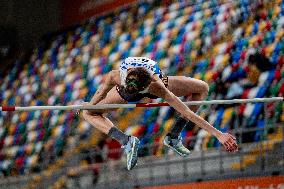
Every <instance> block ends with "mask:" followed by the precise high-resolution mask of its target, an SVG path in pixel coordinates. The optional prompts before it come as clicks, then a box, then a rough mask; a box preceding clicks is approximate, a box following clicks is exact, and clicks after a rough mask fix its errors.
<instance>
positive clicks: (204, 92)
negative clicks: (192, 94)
mask: <svg viewBox="0 0 284 189" xmlns="http://www.w3.org/2000/svg"><path fill="white" fill-rule="evenodd" d="M200 89H201V93H202V96H204V97H206V96H207V95H208V93H209V85H208V84H207V83H206V82H204V81H201V85H200Z"/></svg>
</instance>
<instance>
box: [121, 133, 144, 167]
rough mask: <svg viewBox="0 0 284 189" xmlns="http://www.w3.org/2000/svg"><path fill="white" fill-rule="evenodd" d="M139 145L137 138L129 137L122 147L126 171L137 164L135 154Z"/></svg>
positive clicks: (136, 154)
mask: <svg viewBox="0 0 284 189" xmlns="http://www.w3.org/2000/svg"><path fill="white" fill-rule="evenodd" d="M139 144H140V141H139V139H138V138H137V137H134V136H130V137H129V140H128V142H127V144H126V145H124V146H123V147H122V148H124V152H125V153H126V163H127V169H128V170H131V169H132V168H133V167H134V166H135V165H136V164H137V159H138V153H137V152H138V147H139Z"/></svg>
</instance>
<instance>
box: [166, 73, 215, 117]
mask: <svg viewBox="0 0 284 189" xmlns="http://www.w3.org/2000/svg"><path fill="white" fill-rule="evenodd" d="M168 78H169V81H168V89H169V90H170V91H171V92H172V93H174V94H175V95H176V96H178V97H182V96H184V97H186V100H191V101H199V100H204V99H205V98H206V96H207V95H208V90H209V87H208V84H207V83H206V82H204V81H201V80H198V79H194V78H190V77H185V76H168ZM189 108H190V109H191V110H192V111H194V112H196V111H197V110H198V106H190V107H189Z"/></svg>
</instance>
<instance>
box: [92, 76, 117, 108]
mask: <svg viewBox="0 0 284 189" xmlns="http://www.w3.org/2000/svg"><path fill="white" fill-rule="evenodd" d="M117 76H119V71H118V70H112V71H110V72H109V73H108V74H107V75H106V78H105V81H104V83H103V84H102V85H101V86H100V87H99V88H98V90H97V91H96V93H95V94H94V96H93V98H92V99H91V102H90V103H91V104H93V105H95V104H97V103H98V102H100V101H101V100H102V99H104V98H105V97H106V95H107V93H108V92H109V91H110V90H111V89H112V88H113V87H114V86H115V85H116V84H118V83H117Z"/></svg>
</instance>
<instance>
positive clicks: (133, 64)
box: [119, 57, 161, 86]
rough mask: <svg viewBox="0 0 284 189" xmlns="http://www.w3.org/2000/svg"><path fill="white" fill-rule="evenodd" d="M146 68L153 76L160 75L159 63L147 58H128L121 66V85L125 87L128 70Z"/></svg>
mask: <svg viewBox="0 0 284 189" xmlns="http://www.w3.org/2000/svg"><path fill="white" fill-rule="evenodd" d="M137 67H144V68H147V70H149V72H150V73H151V74H152V75H153V74H160V73H161V69H160V68H159V66H158V63H157V62H155V61H154V60H151V59H150V58H146V57H128V58H126V59H125V60H124V61H123V62H122V63H121V64H120V66H119V71H120V81H121V85H123V86H125V80H126V76H127V69H128V68H137Z"/></svg>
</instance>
